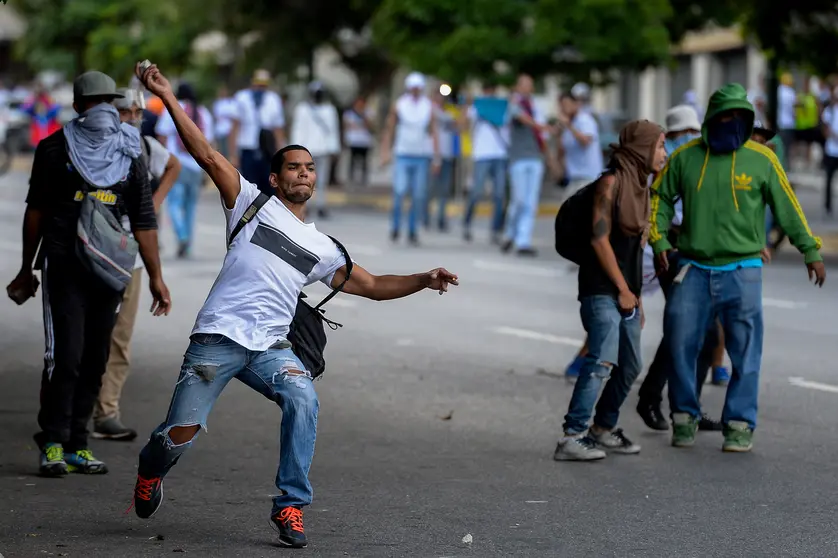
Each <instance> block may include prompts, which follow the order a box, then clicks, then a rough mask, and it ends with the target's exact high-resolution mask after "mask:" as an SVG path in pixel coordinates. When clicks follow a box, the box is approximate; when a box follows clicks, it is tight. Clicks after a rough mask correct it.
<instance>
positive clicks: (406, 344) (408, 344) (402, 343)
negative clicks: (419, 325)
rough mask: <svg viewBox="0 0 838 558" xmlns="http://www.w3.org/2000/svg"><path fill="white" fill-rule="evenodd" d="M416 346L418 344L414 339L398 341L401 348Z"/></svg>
mask: <svg viewBox="0 0 838 558" xmlns="http://www.w3.org/2000/svg"><path fill="white" fill-rule="evenodd" d="M415 344H416V342H415V341H413V339H399V340H398V341H396V345H397V346H399V347H412V346H413V345H415Z"/></svg>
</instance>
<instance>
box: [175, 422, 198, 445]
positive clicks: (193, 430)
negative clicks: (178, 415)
mask: <svg viewBox="0 0 838 558" xmlns="http://www.w3.org/2000/svg"><path fill="white" fill-rule="evenodd" d="M200 429H201V425H199V424H193V425H191V426H173V427H172V428H171V429H169V433H168V434H169V440H171V441H172V444H174V445H176V446H180V445H183V444H185V443H187V442H191V441H192V440H193V439H194V438H195V435H196V434H197V433H198V431H199V430H200Z"/></svg>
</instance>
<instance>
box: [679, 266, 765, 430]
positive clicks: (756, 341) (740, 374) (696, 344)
mask: <svg viewBox="0 0 838 558" xmlns="http://www.w3.org/2000/svg"><path fill="white" fill-rule="evenodd" d="M716 317H718V318H719V319H720V321H721V322H722V327H723V329H724V334H725V348H726V349H727V354H728V355H729V356H730V362H731V367H732V371H731V372H732V374H731V378H730V384H729V385H728V388H727V397H726V398H725V405H724V410H723V411H722V422H724V423H725V424H727V423H729V422H730V421H743V422H747V423H748V424H749V425H750V427H751V428H754V427H755V426H756V420H757V396H758V392H759V369H760V362H761V360H762V336H763V324H762V268H759V267H751V268H739V269H736V270H733V271H716V270H713V271H710V270H706V269H700V268H697V267H695V266H690V268H689V270H688V271H687V273H686V275H685V276H684V278H683V281H682V282H681V283H674V284H673V285H672V288H671V290H670V292H669V299H668V300H667V303H666V311H665V313H664V330H665V331H666V336H665V342H666V343H667V344H668V345H669V350H670V352H671V353H672V364H673V370H672V375H671V376H670V378H669V408H670V410H671V411H672V412H673V413H686V414H689V415H692V416H693V417H695V418H698V417H700V416H701V406H700V405H699V402H698V394H697V392H696V385H695V383H696V368H695V367H696V360H697V359H698V354H699V351H700V350H701V346H702V344H703V342H704V336H705V334H706V332H707V330H708V328H709V327H710V326H711V325H712V323H713V320H715V319H716Z"/></svg>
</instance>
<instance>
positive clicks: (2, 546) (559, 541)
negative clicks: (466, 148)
mask: <svg viewBox="0 0 838 558" xmlns="http://www.w3.org/2000/svg"><path fill="white" fill-rule="evenodd" d="M24 195H25V186H24V181H23V177H22V175H19V174H12V175H9V176H7V177H4V178H2V179H0V215H1V216H2V219H0V232H2V235H0V255H2V257H0V278H2V279H3V280H4V281H8V280H10V279H11V278H12V277H13V275H14V273H15V271H16V269H17V267H18V265H19V264H18V258H19V245H18V243H19V241H18V238H19V228H20V218H21V214H22V209H23V205H22V199H23V197H24ZM216 200H217V198H216V197H215V196H214V194H212V193H211V192H207V193H206V195H205V197H204V199H203V201H202V206H201V209H200V224H199V229H198V232H199V235H200V237H199V240H198V244H197V248H196V256H195V258H194V260H193V261H189V262H178V261H174V260H172V259H171V257H167V258H166V259H165V276H166V278H167V280H168V283H169V286H170V288H171V291H172V295H173V299H174V311H173V313H172V315H171V316H169V317H168V318H152V317H151V316H150V315H146V314H144V315H142V316H141V317H140V319H139V321H138V325H137V329H136V333H135V340H134V345H133V348H134V375H133V376H132V377H131V379H130V380H129V382H128V385H127V388H126V394H125V397H124V400H123V418H124V421H125V422H126V423H128V424H129V425H131V426H134V427H136V428H137V429H138V430H139V431H140V432H141V433H142V434H141V436H140V438H139V439H138V440H136V441H135V442H132V443H114V442H97V441H93V442H92V448H93V449H94V451H95V453H96V454H97V456H99V457H100V458H102V459H103V460H105V461H107V462H108V464H109V465H110V468H111V473H110V474H108V475H107V476H104V477H98V478H97V477H82V476H71V477H68V478H65V479H63V480H48V479H41V478H39V477H37V476H35V474H34V473H35V472H36V470H37V453H36V450H35V449H34V447H33V443H32V441H31V435H32V433H33V432H34V431H35V429H36V423H35V414H36V411H37V405H38V384H39V381H40V370H41V366H42V364H41V358H42V351H43V333H42V326H41V312H40V301H32V302H30V303H28V304H26V305H25V306H23V307H16V306H14V304H13V303H12V302H11V301H9V300H5V299H4V300H2V301H0V312H2V317H3V319H2V321H0V512H2V515H1V516H0V554H2V555H3V556H5V557H6V558H11V557H35V556H85V557H109V558H111V557H112V558H118V557H123V556H124V557H138V556H168V555H171V554H172V553H181V552H184V553H187V554H190V555H194V556H220V557H228V556H229V557H236V556H241V557H260V556H276V555H280V554H281V553H284V552H290V551H285V550H282V549H280V548H277V547H276V545H275V535H274V534H273V532H272V531H271V529H270V527H269V524H268V514H269V511H270V496H271V495H272V494H273V492H274V491H275V487H274V486H273V480H274V475H275V468H276V461H277V456H278V451H277V438H278V431H279V428H278V424H279V414H280V413H279V411H278V409H277V408H276V406H275V405H273V404H271V403H269V402H268V401H266V400H263V399H262V398H260V396H258V395H257V394H255V393H252V392H250V391H248V389H247V388H245V387H244V386H242V385H240V384H235V383H234V384H231V385H230V386H229V388H228V389H227V391H226V392H225V394H224V395H223V396H222V398H221V400H220V401H219V403H218V404H217V406H216V408H215V410H214V412H213V414H212V415H211V417H210V420H209V433H208V434H206V435H202V436H201V437H200V438H199V441H198V442H197V443H196V445H195V447H194V448H193V449H192V450H191V451H190V452H189V453H188V454H187V455H186V456H185V457H184V459H182V460H181V462H180V463H179V464H178V466H177V467H176V468H175V469H174V470H173V471H172V472H171V474H170V475H169V476H168V477H167V479H166V502H165V505H164V506H163V508H162V509H161V510H160V512H159V513H158V514H157V515H156V516H155V517H154V518H153V519H152V520H140V519H138V518H137V517H136V516H134V515H133V513H131V514H127V515H126V514H124V513H123V512H124V510H125V509H126V508H128V506H129V504H130V500H131V490H132V487H133V483H134V478H135V477H134V476H135V471H136V457H137V453H138V452H139V449H140V448H141V446H142V444H143V443H144V438H145V437H146V436H147V435H148V433H150V432H151V430H152V429H153V428H154V427H155V426H156V425H157V424H158V423H159V421H160V420H161V419H162V418H163V417H164V415H165V412H166V409H167V407H168V403H169V397H170V396H171V391H172V388H173V385H174V382H175V378H176V376H177V373H178V370H179V367H180V361H181V357H182V354H183V351H184V349H185V348H186V345H187V338H188V335H189V331H190V328H191V325H192V322H193V320H194V317H195V315H196V312H197V310H198V309H199V307H200V305H201V303H202V302H203V300H204V298H205V296H206V293H207V292H208V290H209V288H210V286H211V284H212V282H213V280H214V278H215V274H216V272H217V270H218V269H219V267H220V262H221V258H222V256H223V251H224V240H223V218H222V214H221V210H220V209H219V207H218V205H217V201H216ZM486 226H487V223H486V222H485V221H483V222H481V223H480V224H479V225H478V229H477V231H476V232H477V233H478V234H477V235H476V236H477V238H476V240H475V242H474V243H473V244H472V245H470V246H469V245H466V244H464V243H463V242H462V241H461V240H460V238H459V235H457V234H451V235H447V236H446V235H441V234H438V233H430V234H426V235H425V236H424V237H423V238H422V240H423V245H422V246H421V247H419V248H409V247H407V246H404V245H398V246H393V245H391V244H390V243H389V241H388V240H387V232H388V226H387V221H386V217H385V216H383V215H380V214H373V213H366V214H365V213H358V212H349V211H348V210H347V211H345V212H341V211H340V210H337V211H335V213H334V216H333V218H332V219H330V220H329V221H325V222H323V223H322V224H321V225H319V228H320V229H321V230H324V231H326V232H329V233H331V234H333V235H335V236H337V237H339V238H340V239H341V240H343V242H344V243H345V244H346V246H347V247H348V249H349V251H350V253H351V254H352V255H353V256H354V258H355V259H356V261H357V262H358V263H360V264H361V265H364V266H365V267H367V268H368V269H369V270H371V271H373V272H394V273H408V272H417V271H424V270H427V269H430V268H431V267H434V266H440V265H441V266H445V267H447V268H449V269H451V270H452V271H455V272H457V273H459V275H460V278H461V282H462V285H461V286H460V287H459V288H457V289H454V291H453V292H451V293H450V294H449V295H446V296H444V297H440V296H438V295H437V294H435V293H432V292H425V293H421V294H418V295H416V296H414V297H413V298H410V299H407V300H402V301H394V302H388V303H376V302H370V301H365V300H360V299H353V298H351V297H349V296H339V297H337V299H336V300H334V301H333V302H332V303H330V308H329V312H328V315H329V317H331V318H332V319H335V320H337V321H339V322H341V323H343V324H345V327H344V328H343V329H341V330H339V331H337V332H333V333H331V334H330V337H329V346H328V351H327V358H328V364H329V366H328V370H327V372H326V376H325V377H324V379H323V380H322V381H321V382H319V383H318V384H317V385H316V387H317V390H318V393H319V395H320V399H321V414H320V419H319V436H318V443H317V455H316V457H315V461H314V466H313V468H312V471H311V478H312V481H313V484H314V486H315V491H316V494H315V502H314V504H313V505H312V506H311V508H310V509H308V510H307V512H306V531H307V533H308V535H309V538H310V541H311V544H310V546H309V549H308V550H306V551H304V552H306V553H308V554H309V555H312V556H338V557H340V556H357V557H367V556H369V557H378V556H382V557H390V556H392V557H402V556H411V557H413V556H416V557H443V556H445V557H454V556H457V557H488V556H524V557H542V556H544V557H556V556H558V557H565V556H567V557H587V556H590V557H608V556H614V557H634V556H678V557H693V556H694V557H699V556H701V557H707V556H710V557H716V556H719V557H727V556H790V557H807V556H812V557H824V556H836V555H838V535H836V532H835V529H834V526H835V519H834V517H835V509H836V507H838V496H836V495H835V478H836V477H837V476H838V460H836V459H835V457H836V454H838V450H836V447H838V429H836V423H838V405H836V402H838V378H836V377H835V371H834V370H835V369H834V366H833V362H834V361H835V360H836V357H838V342H836V341H838V336H836V332H838V328H836V326H835V323H836V322H835V316H836V315H838V296H836V294H838V287H836V280H835V279H832V281H831V282H828V283H827V286H826V287H825V288H824V289H822V290H817V289H815V288H813V287H811V286H810V285H807V283H806V274H805V269H804V268H803V265H802V263H801V262H800V260H799V259H796V258H794V257H782V258H780V259H779V260H778V261H777V262H775V263H774V264H773V265H772V266H771V267H770V268H768V269H767V270H766V273H765V285H764V292H765V317H766V324H767V327H766V339H765V353H764V361H763V362H764V369H763V377H762V380H761V401H760V403H761V409H760V426H759V428H758V431H757V434H756V436H755V444H756V445H755V449H754V452H753V453H751V454H747V455H729V454H723V453H722V452H721V451H720V448H721V442H722V438H721V436H720V435H718V434H701V435H700V438H699V442H698V444H697V445H696V447H694V448H692V449H690V450H676V449H673V448H671V447H669V445H668V436H667V435H665V434H659V433H653V432H650V431H647V430H646V429H645V427H643V425H642V423H641V422H640V420H639V418H638V417H637V416H636V413H635V412H634V404H635V403H636V394H632V395H631V396H630V398H629V400H628V402H627V404H626V406H625V408H624V411H625V412H624V416H623V418H622V419H621V425H622V426H623V427H624V428H625V429H626V432H627V433H628V434H629V435H630V436H633V437H634V438H635V439H636V441H638V442H639V443H640V444H641V445H642V446H643V451H642V452H641V453H640V454H639V455H638V456H611V457H609V458H608V459H606V460H604V461H602V462H598V463H593V464H578V463H556V462H554V461H553V460H552V454H553V450H554V448H555V444H556V440H557V437H558V436H559V434H560V426H561V420H562V416H563V415H564V413H565V412H566V409H567V403H568V400H569V397H570V394H571V391H572V386H571V385H569V384H567V383H566V382H565V381H564V380H563V379H560V378H557V377H556V376H555V374H557V373H560V371H561V370H562V369H563V367H564V365H565V364H566V363H567V362H568V361H569V360H570V359H571V357H572V356H573V354H574V352H575V351H576V348H577V346H578V345H579V344H580V343H581V340H582V338H583V334H582V332H581V326H580V322H579V318H578V305H577V302H576V278H575V274H574V273H573V271H572V270H570V269H568V267H567V266H566V265H565V264H564V263H562V262H561V261H560V260H559V259H558V257H557V256H555V254H553V253H551V251H550V243H551V238H550V227H551V223H550V222H549V221H543V222H540V223H539V224H538V230H537V236H538V238H539V244H540V245H541V246H542V247H543V249H542V252H541V255H540V256H539V257H538V258H536V259H534V260H526V261H523V260H520V259H518V258H516V257H504V256H501V255H500V254H499V253H498V252H497V251H496V250H495V249H494V248H493V247H491V246H490V245H489V244H488V241H487V237H488V234H487V232H486ZM169 233H170V230H165V231H164V239H165V240H166V242H167V244H168V245H169V246H171V244H172V242H171V237H170V236H169ZM4 284H5V283H4ZM321 292H322V290H321ZM144 296H145V297H146V298H145V299H144V301H143V302H142V306H146V304H147V303H149V302H150V300H149V297H148V294H147V293H146V294H145V295H144ZM662 307H663V299H662V297H661V296H660V294H658V295H657V296H655V297H652V298H651V299H649V300H647V302H646V309H647V313H648V324H647V327H646V330H645V331H644V339H643V345H644V355H645V357H646V358H647V360H650V359H651V357H652V355H653V354H654V349H655V347H656V345H657V343H658V341H659V338H660V321H661V320H660V314H661V310H662ZM705 393H706V395H705V405H706V407H707V409H708V410H709V411H711V412H719V410H720V408H721V405H722V401H723V397H724V392H723V390H721V389H719V388H714V387H708V388H707V389H706V390H705ZM465 540H470V541H472V542H464V541H465Z"/></svg>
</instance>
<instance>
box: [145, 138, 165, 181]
mask: <svg viewBox="0 0 838 558" xmlns="http://www.w3.org/2000/svg"><path fill="white" fill-rule="evenodd" d="M143 141H144V142H146V145H148V175H149V177H150V178H154V179H156V180H160V177H162V176H163V173H164V172H166V165H168V164H169V157H171V153H169V150H168V149H166V148H165V147H163V144H162V143H160V142H159V141H157V139H155V138H152V137H150V136H145V137H143Z"/></svg>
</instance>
